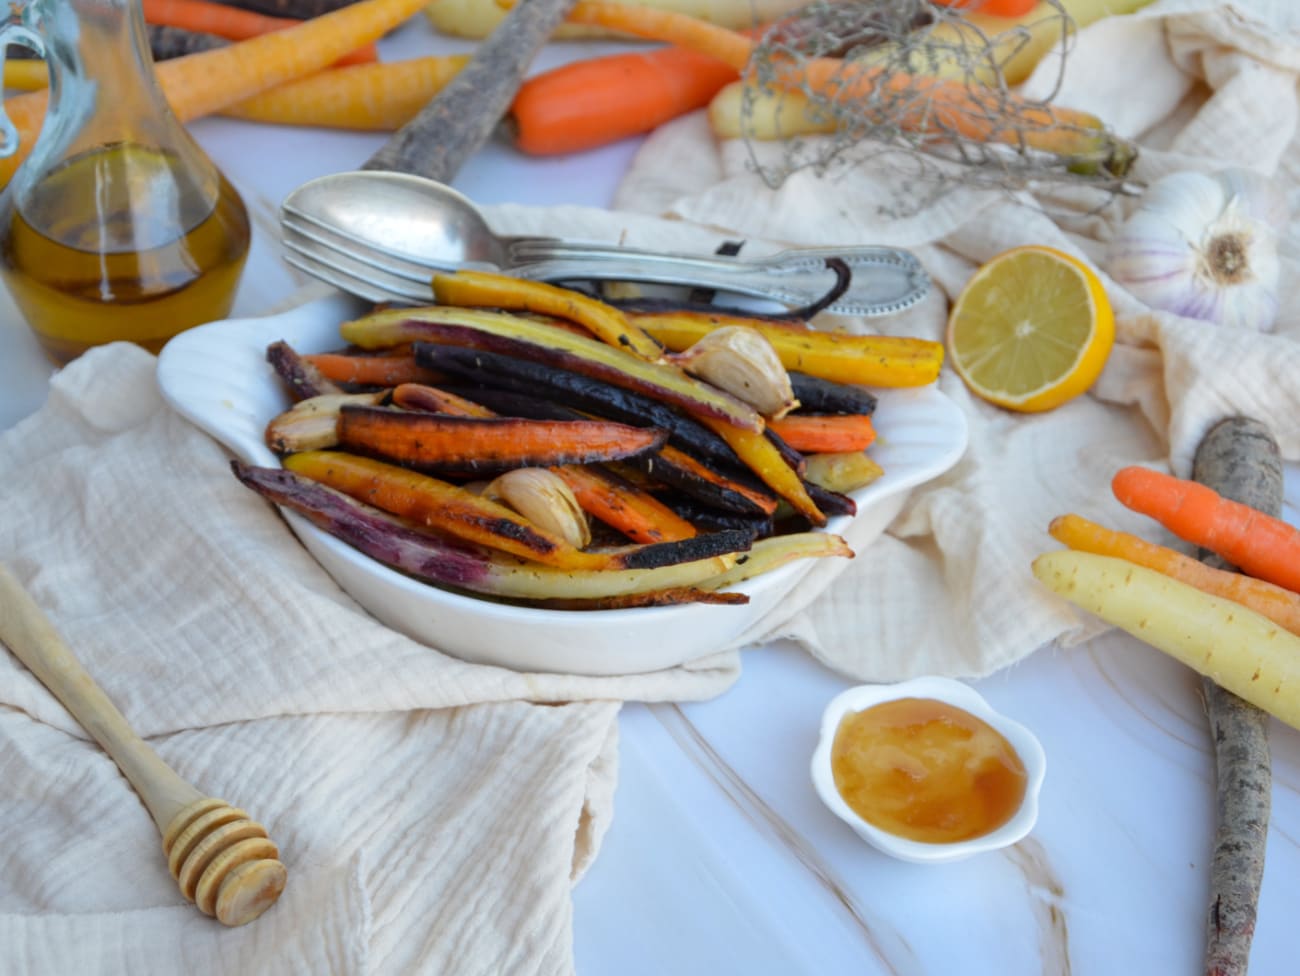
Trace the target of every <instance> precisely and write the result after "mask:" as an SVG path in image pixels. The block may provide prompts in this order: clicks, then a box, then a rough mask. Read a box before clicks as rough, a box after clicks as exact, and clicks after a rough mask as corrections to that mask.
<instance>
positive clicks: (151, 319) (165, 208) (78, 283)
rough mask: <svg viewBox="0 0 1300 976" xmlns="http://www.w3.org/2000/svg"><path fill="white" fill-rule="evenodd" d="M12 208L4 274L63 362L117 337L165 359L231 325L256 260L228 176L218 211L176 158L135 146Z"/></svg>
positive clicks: (88, 164) (110, 152)
mask: <svg viewBox="0 0 1300 976" xmlns="http://www.w3.org/2000/svg"><path fill="white" fill-rule="evenodd" d="M9 209H10V210H11V212H10V213H8V214H6V221H7V223H8V224H9V227H8V228H7V230H8V233H7V235H6V236H5V238H4V240H3V244H2V246H0V274H2V275H3V278H4V281H5V283H6V284H7V285H8V287H9V291H10V294H11V295H12V296H13V298H14V301H15V303H16V304H17V305H18V307H19V309H20V310H21V311H22V313H23V315H24V316H25V317H26V318H27V321H28V324H29V325H30V326H31V328H32V330H33V331H34V332H35V333H36V336H37V338H38V339H39V340H40V342H41V344H42V345H43V346H44V347H45V349H46V351H47V352H48V353H49V355H50V356H51V357H52V358H54V359H55V360H56V361H59V362H66V361H68V360H70V359H72V358H73V357H75V356H77V355H80V354H81V353H82V352H84V351H85V350H86V349H87V348H89V347H91V346H95V345H100V344H102V343H105V342H112V341H114V340H118V339H126V340H130V341H133V342H137V343H139V344H140V345H142V346H144V347H145V348H147V349H150V350H151V351H154V352H157V351H158V350H159V349H160V348H161V347H162V345H163V343H165V342H166V341H167V340H168V339H169V338H171V337H172V336H173V335H175V334H176V333H177V332H180V331H182V330H183V329H186V328H189V327H190V326H193V325H197V324H199V323H201V322H207V321H211V320H213V319H220V318H223V317H224V316H225V315H226V314H227V313H228V312H229V310H230V306H231V303H232V301H233V299H234V294H235V287H236V285H237V283H238V281H239V276H240V273H241V271H242V268H243V264H244V259H245V257H246V256H247V253H248V241H249V227H248V217H247V214H246V213H245V211H244V208H243V205H242V203H240V201H239V198H238V196H237V195H236V194H235V191H234V190H233V189H232V188H231V187H230V186H229V184H228V183H226V180H225V178H224V177H222V178H221V179H220V186H219V189H218V192H217V194H216V202H215V206H214V205H212V203H210V202H209V201H208V199H207V195H205V194H204V193H203V192H202V191H201V189H200V188H199V187H197V186H195V185H193V183H192V181H191V180H190V178H189V177H188V175H187V174H186V172H185V171H184V169H183V168H181V167H180V166H179V165H178V163H177V160H176V159H175V157H174V156H172V155H170V154H168V153H166V152H164V151H160V150H157V149H153V148H149V147H144V146H138V145H132V144H129V143H121V144H117V145H110V146H105V147H102V148H97V149H93V150H91V151H89V152H87V153H85V154H83V155H81V156H78V157H75V158H73V159H70V160H68V161H67V162H65V163H63V164H62V165H61V166H59V167H58V168H57V169H55V170H53V171H52V172H50V173H49V174H48V175H47V176H46V177H45V178H44V179H43V180H42V181H41V182H40V183H39V184H38V185H36V186H35V187H34V188H33V189H32V190H31V191H30V192H29V194H28V195H27V197H26V199H25V200H24V201H23V202H22V204H21V205H19V206H16V207H12V208H9Z"/></svg>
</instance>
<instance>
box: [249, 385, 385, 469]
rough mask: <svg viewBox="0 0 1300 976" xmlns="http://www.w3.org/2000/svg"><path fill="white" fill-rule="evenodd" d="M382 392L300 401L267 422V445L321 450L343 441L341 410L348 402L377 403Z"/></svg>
mask: <svg viewBox="0 0 1300 976" xmlns="http://www.w3.org/2000/svg"><path fill="white" fill-rule="evenodd" d="M386 395H387V391H382V392H379V393H323V394H321V395H320V396H314V397H311V398H310V399H307V400H299V401H298V402H297V403H295V404H294V405H293V406H292V407H290V408H289V409H288V410H286V411H285V412H284V413H282V414H280V415H279V416H278V417H274V418H272V420H271V422H270V423H268V424H267V425H266V446H267V447H269V448H270V449H271V450H273V451H275V453H277V454H295V453H297V452H298V451H321V450H326V449H328V448H331V447H334V446H336V445H337V444H338V442H339V410H340V409H342V407H343V404H345V403H361V404H376V403H378V402H379V401H380V400H382V399H383V398H384V396H386Z"/></svg>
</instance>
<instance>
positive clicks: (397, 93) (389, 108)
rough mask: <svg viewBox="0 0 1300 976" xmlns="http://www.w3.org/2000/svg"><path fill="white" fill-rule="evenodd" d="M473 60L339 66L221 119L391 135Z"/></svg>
mask: <svg viewBox="0 0 1300 976" xmlns="http://www.w3.org/2000/svg"><path fill="white" fill-rule="evenodd" d="M467 61H469V55H467V54H448V55H431V56H429V57H423V58H409V59H407V60H405V61H380V62H376V63H374V64H354V65H351V66H348V67H334V68H330V69H328V70H326V71H319V72H317V73H316V74H314V75H308V76H307V77H306V78H299V79H297V80H296V81H290V82H286V83H285V84H283V85H277V86H276V87H275V88H272V89H270V90H269V91H264V92H262V93H261V94H259V95H254V96H253V97H252V98H248V99H245V100H244V101H242V102H239V103H238V104H237V105H231V106H230V107H228V108H224V109H222V110H221V114H222V115H228V116H231V117H233V118H239V119H248V120H249V121H252V122H268V123H271V124H274V125H304V126H308V125H309V126H318V127H321V128H329V129H353V130H357V131H375V132H389V131H392V130H394V129H400V128H401V127H402V126H403V125H405V124H406V123H407V122H408V121H409V120H410V119H412V118H414V117H415V115H416V114H417V113H419V111H420V109H422V108H423V107H424V106H425V104H426V103H428V101H429V100H430V99H431V98H433V96H434V95H436V94H438V92H440V91H442V89H443V88H444V87H445V86H446V85H447V83H448V82H449V81H451V79H452V78H454V77H456V72H458V71H460V69H461V68H463V67H464V66H465V63H466V62H467Z"/></svg>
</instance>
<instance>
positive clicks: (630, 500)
mask: <svg viewBox="0 0 1300 976" xmlns="http://www.w3.org/2000/svg"><path fill="white" fill-rule="evenodd" d="M555 473H556V474H558V475H559V476H560V477H561V478H563V479H564V481H565V484H567V485H568V486H569V488H570V489H571V490H572V491H573V494H574V497H575V498H577V499H578V504H579V505H581V506H582V510H583V511H584V512H586V513H587V514H588V515H591V516H592V517H593V518H598V519H600V520H601V521H602V522H604V523H605V524H606V525H610V526H613V527H614V528H616V529H618V530H619V531H620V532H622V533H623V534H624V535H626V536H627V537H628V538H629V539H631V540H632V541H633V542H666V541H668V540H671V539H691V538H694V537H695V535H696V531H695V526H693V525H691V523H690V522H688V521H686V519H684V518H682V517H681V516H680V515H678V514H677V513H676V512H674V511H673V510H672V509H671V508H669V507H668V506H667V505H665V504H664V503H663V502H661V501H659V499H657V498H655V497H654V496H653V495H651V494H649V493H647V492H644V491H642V490H641V489H640V488H637V487H635V486H634V485H632V484H629V483H628V482H627V481H624V480H623V479H622V478H619V477H617V476H615V475H613V474H611V473H609V472H607V471H603V470H601V469H599V468H589V467H578V466H576V465H569V466H567V467H563V468H556V469H555Z"/></svg>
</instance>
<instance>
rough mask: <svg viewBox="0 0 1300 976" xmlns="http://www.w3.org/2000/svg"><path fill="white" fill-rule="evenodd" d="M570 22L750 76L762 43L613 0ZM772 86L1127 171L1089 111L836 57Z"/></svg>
mask: <svg viewBox="0 0 1300 976" xmlns="http://www.w3.org/2000/svg"><path fill="white" fill-rule="evenodd" d="M569 23H576V24H588V25H595V26H600V27H607V28H610V29H611V30H618V31H623V32H624V33H627V34H632V35H633V36H636V37H643V38H646V39H648V40H654V41H664V42H666V43H668V44H676V45H678V46H680V47H684V48H688V49H690V50H693V51H698V52H699V53H701V54H707V55H710V56H712V57H715V58H717V59H718V60H720V61H723V62H725V63H727V64H729V65H730V66H731V67H732V68H734V69H736V71H738V72H740V71H744V70H745V67H746V65H747V64H748V63H749V60H750V58H751V56H752V55H753V53H754V49H755V42H753V41H751V40H750V39H749V38H747V37H745V36H744V35H743V34H740V33H737V32H736V31H732V30H728V29H726V28H725V27H717V26H715V25H713V24H710V23H707V22H705V21H702V20H699V19H697V18H695V17H690V16H688V15H686V14H681V13H677V12H675V11H670V10H661V9H652V8H649V7H644V6H640V5H637V4H624V3H615V2H610V0H579V2H578V3H577V4H576V5H575V6H574V7H573V9H572V11H570V13H569ZM775 67H776V68H777V70H776V71H775V72H774V75H775V77H774V78H773V83H774V84H775V85H776V86H777V87H778V88H782V89H804V88H806V89H808V90H811V91H812V92H814V93H816V94H818V95H821V96H823V97H826V98H830V99H833V100H834V101H836V102H844V101H852V100H859V101H861V102H862V103H863V104H864V105H868V104H870V103H871V102H872V101H873V100H874V101H876V102H879V101H882V100H885V101H891V102H894V103H895V104H894V105H893V106H892V115H891V117H890V121H891V122H894V123H896V124H898V125H900V126H902V127H903V128H905V129H907V130H909V131H913V132H918V133H930V132H932V133H935V134H939V133H942V132H953V133H956V134H957V135H959V136H961V137H963V138H966V139H972V140H977V141H981V142H1001V143H1006V144H1009V145H1012V146H1016V147H1028V148H1031V149H1037V150H1042V151H1044V152H1050V153H1054V154H1057V155H1060V156H1064V157H1067V158H1070V159H1072V160H1077V161H1080V162H1082V161H1089V162H1096V163H1097V164H1099V165H1103V166H1112V167H1113V166H1120V165H1123V166H1127V165H1128V164H1131V162H1132V159H1131V157H1124V158H1119V156H1118V155H1117V151H1118V150H1120V149H1122V148H1125V147H1122V146H1119V145H1117V141H1116V140H1114V139H1112V138H1111V137H1110V136H1109V135H1108V134H1107V133H1106V132H1105V127H1104V126H1103V124H1102V123H1101V121H1100V120H1099V119H1097V118H1096V117H1094V116H1091V115H1088V114H1086V113H1084V112H1078V111H1073V110H1071V109H1066V108H1060V107H1051V108H1049V107H1047V106H1044V105H1041V104H1039V103H1034V102H1030V101H1028V100H1026V99H1020V98H1019V97H1018V96H1015V95H1009V94H1008V93H1007V92H1005V91H1001V90H999V91H997V92H993V91H990V93H989V95H988V96H987V97H986V96H984V95H983V93H982V92H981V91H980V90H979V89H978V88H977V87H973V86H969V85H966V84H964V83H963V82H960V81H952V80H948V79H945V78H938V77H930V76H921V75H917V74H911V73H908V72H906V71H902V70H895V69H892V68H891V69H889V70H886V69H884V68H882V67H879V66H869V65H864V64H855V63H853V62H851V61H845V60H840V59H837V58H812V59H809V60H807V61H805V62H803V63H801V64H798V65H796V64H795V63H794V62H787V63H784V64H781V63H779V62H778V63H776V65H775ZM995 98H996V99H997V100H998V103H999V105H1001V104H1002V102H1003V100H1005V99H1008V98H1009V99H1010V100H1011V102H1012V103H1013V106H1014V111H1015V113H1016V117H1017V118H1018V119H1019V120H1020V124H1018V125H1015V126H1011V125H1008V124H1006V123H1005V121H1001V120H1002V119H1005V117H1006V116H1005V110H1003V111H998V112H994V111H992V106H993V99H995Z"/></svg>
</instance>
